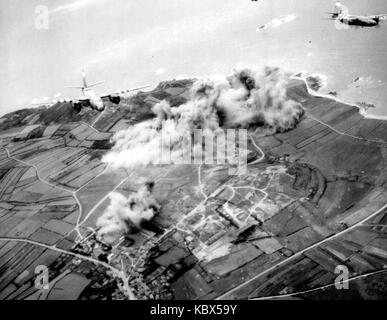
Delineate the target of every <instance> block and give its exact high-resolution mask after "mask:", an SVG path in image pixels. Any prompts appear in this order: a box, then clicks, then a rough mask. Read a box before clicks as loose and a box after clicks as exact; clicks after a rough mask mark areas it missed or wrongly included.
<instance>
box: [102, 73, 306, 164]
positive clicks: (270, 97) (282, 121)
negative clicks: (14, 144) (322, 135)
mask: <svg viewBox="0 0 387 320" xmlns="http://www.w3.org/2000/svg"><path fill="white" fill-rule="evenodd" d="M288 80H289V78H288V76H287V75H285V74H284V73H283V72H281V71H280V70H279V69H277V68H268V67H266V68H265V69H264V72H263V73H258V72H256V71H254V70H251V69H247V68H244V69H239V70H234V73H233V74H232V75H231V76H229V77H221V78H216V79H201V80H198V81H197V82H196V83H194V85H193V86H192V88H191V99H190V100H189V101H188V102H187V103H185V104H182V105H180V106H179V107H175V108H171V107H170V105H169V104H168V102H166V101H162V102H160V103H158V104H156V105H155V106H154V107H153V112H154V113H155V115H156V117H155V118H154V119H152V120H149V121H146V122H142V123H139V124H137V125H134V126H131V127H129V128H128V129H126V130H122V131H119V132H118V133H116V135H115V136H114V137H113V142H114V143H115V145H114V147H113V149H112V151H111V152H109V153H108V154H107V155H105V156H104V158H103V161H104V162H106V163H109V164H110V165H111V166H112V167H113V168H119V167H125V168H133V167H135V166H138V165H144V166H146V165H148V164H160V163H179V162H181V161H182V159H183V158H184V156H185V155H186V154H187V150H186V149H187V146H191V144H192V149H193V150H192V153H193V154H194V153H195V150H197V148H201V147H202V144H201V141H188V140H190V139H191V138H192V134H193V131H194V130H195V129H203V131H204V135H206V132H211V133H214V134H215V135H216V134H217V133H218V132H219V131H220V130H222V129H225V128H251V127H253V128H254V127H257V126H263V127H266V128H268V129H271V131H273V132H275V131H285V130H289V129H292V128H294V126H295V125H296V124H297V122H298V121H299V119H300V117H301V116H302V115H303V112H304V110H303V108H302V106H301V105H300V104H299V103H297V102H295V101H293V100H290V99H288V97H287V94H286V84H287V82H288ZM166 137H167V138H168V139H165V138H166ZM169 141H170V142H169ZM165 149H168V150H170V153H168V159H165V158H163V157H164V154H163V153H162V152H161V150H165ZM169 154H170V155H169ZM169 157H170V158H169Z"/></svg>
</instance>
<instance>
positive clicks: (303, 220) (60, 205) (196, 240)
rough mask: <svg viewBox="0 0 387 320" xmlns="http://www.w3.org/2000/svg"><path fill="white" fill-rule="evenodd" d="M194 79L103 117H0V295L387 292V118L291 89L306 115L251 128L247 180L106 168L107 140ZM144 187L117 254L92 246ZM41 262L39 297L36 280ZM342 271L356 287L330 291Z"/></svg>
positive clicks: (223, 171)
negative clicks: (44, 283) (144, 208)
mask: <svg viewBox="0 0 387 320" xmlns="http://www.w3.org/2000/svg"><path fill="white" fill-rule="evenodd" d="M191 84H192V81H189V80H187V81H171V82H165V83H161V84H160V85H159V86H158V87H157V88H155V89H154V90H153V91H150V92H141V93H139V94H137V95H136V96H134V97H131V98H128V99H125V100H124V101H122V102H121V103H120V105H119V106H118V107H117V108H114V107H113V106H109V107H108V108H107V109H106V110H105V111H104V112H103V113H102V114H97V113H96V112H95V111H92V110H83V111H81V112H80V113H75V111H73V110H72V108H71V106H70V105H68V104H56V105H54V106H52V107H51V108H48V109H46V108H38V109H26V110H21V111H18V112H15V113H12V114H9V115H6V116H4V117H3V118H2V121H1V122H0V130H1V131H0V299H101V298H107V299H110V298H113V299H122V298H128V297H129V298H133V296H135V297H136V298H140V299H141V298H144V299H145V298H147V299H152V298H153V299H155V298H160V299H214V298H218V299H256V298H257V299H263V298H267V299H269V298H270V299H278V298H284V297H288V298H290V297H292V298H308V299H321V298H330V299H332V298H334V299H348V298H356V299H358V298H359V299H360V298H362V299H369V298H386V295H387V286H386V285H387V280H386V279H387V277H386V273H383V272H384V271H386V272H387V270H386V264H387V243H386V237H387V236H386V235H387V190H386V187H387V165H386V160H387V153H386V145H387V141H386V137H387V121H381V120H371V119H364V118H363V117H362V116H361V115H360V114H359V112H358V109H357V108H356V107H354V106H349V105H346V104H342V103H338V102H336V101H334V100H332V99H328V98H321V97H316V96H312V95H310V94H309V93H308V90H307V88H306V86H305V84H304V83H303V82H302V81H300V80H297V79H295V80H292V82H291V83H290V84H289V86H288V96H289V97H291V98H292V99H294V100H296V101H298V102H300V103H301V104H302V105H303V107H304V108H305V111H306V113H305V115H304V116H303V118H302V120H301V122H300V123H299V124H298V126H297V127H296V128H295V129H293V130H290V131H287V132H283V133H277V134H274V135H270V136H264V135H262V134H261V133H260V131H259V130H258V131H251V132H249V141H248V148H249V150H250V155H251V157H252V158H253V159H252V161H251V163H250V164H249V166H248V172H247V173H246V174H238V175H234V176H230V175H228V170H227V167H223V166H215V165H214V166H212V165H173V166H172V165H170V166H165V165H164V166H153V167H148V168H141V169H138V170H135V171H130V170H122V169H121V170H112V169H111V168H109V167H108V166H107V165H106V164H105V163H103V162H102V161H101V158H102V156H103V155H104V154H105V153H106V152H107V151H108V150H109V149H110V148H111V147H112V144H111V141H110V139H111V137H112V135H113V134H114V132H117V131H119V130H121V129H124V128H126V127H127V126H129V125H131V124H134V123H138V122H140V121H143V120H146V119H149V118H150V117H152V115H151V113H150V110H151V107H152V106H153V105H154V104H155V103H157V102H159V101H161V100H163V99H167V100H168V101H170V102H171V104H172V105H179V104H181V103H183V102H185V101H186V100H187V98H188V88H189V86H190V85H191ZM147 180H153V181H155V187H154V190H155V191H154V192H155V197H156V198H157V200H158V202H159V203H160V205H161V207H162V209H161V213H160V214H159V215H158V216H157V217H156V218H155V219H154V221H153V222H152V223H151V225H149V226H148V227H147V228H146V229H145V230H143V231H141V232H139V233H137V234H133V235H126V236H125V237H122V238H121V239H120V240H119V241H118V242H117V243H115V244H114V245H113V246H112V247H105V246H104V245H103V244H101V243H98V242H97V241H96V240H95V239H94V237H93V230H94V229H95V222H96V219H97V218H98V217H99V216H100V215H101V214H102V212H103V211H104V209H105V208H106V207H107V205H108V204H109V194H111V192H113V191H117V192H120V193H122V194H124V195H127V194H128V193H130V192H132V191H136V190H137V189H138V187H139V185H141V183H143V182H144V181H147ZM41 265H44V266H47V267H48V270H49V280H50V290H48V291H47V290H46V291H45V290H41V289H39V288H37V287H36V286H35V282H34V281H35V279H36V267H37V266H41ZM338 266H346V267H347V269H348V270H349V283H350V284H349V288H350V289H349V290H336V289H335V286H334V281H335V279H336V277H337V272H336V271H337V270H336V268H337V267H338ZM125 282H127V286H126V285H125ZM375 283H379V284H380V285H379V286H378V287H377V288H375ZM125 295H126V296H125Z"/></svg>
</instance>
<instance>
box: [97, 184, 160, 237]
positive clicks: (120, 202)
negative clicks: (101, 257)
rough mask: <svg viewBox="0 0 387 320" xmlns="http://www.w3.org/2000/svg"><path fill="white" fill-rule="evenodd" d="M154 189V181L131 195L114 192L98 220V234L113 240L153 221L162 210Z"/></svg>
mask: <svg viewBox="0 0 387 320" xmlns="http://www.w3.org/2000/svg"><path fill="white" fill-rule="evenodd" d="M152 189H153V182H151V183H146V184H145V185H143V186H142V187H141V188H140V189H139V190H138V191H137V192H135V193H132V194H130V195H129V197H125V196H123V195H122V194H121V193H118V192H113V193H112V194H111V195H110V205H109V206H108V207H107V208H106V210H105V211H104V213H103V214H102V215H101V216H100V217H99V218H98V220H97V227H98V236H99V237H100V238H102V239H103V240H104V241H106V242H112V241H114V240H115V239H117V237H119V236H120V235H122V234H124V233H131V232H135V231H137V230H140V229H141V228H142V224H143V223H144V222H145V221H151V220H152V219H153V217H154V216H155V215H157V214H158V212H159V210H160V206H159V205H158V203H157V201H156V199H155V198H154V196H153V194H152Z"/></svg>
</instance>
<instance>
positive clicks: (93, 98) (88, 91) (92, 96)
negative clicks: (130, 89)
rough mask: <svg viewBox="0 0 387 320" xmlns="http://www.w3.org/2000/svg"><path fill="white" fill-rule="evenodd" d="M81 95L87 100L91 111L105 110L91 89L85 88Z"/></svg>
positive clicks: (100, 100)
mask: <svg viewBox="0 0 387 320" xmlns="http://www.w3.org/2000/svg"><path fill="white" fill-rule="evenodd" d="M83 94H84V95H85V97H87V98H88V99H89V102H90V105H91V107H92V108H93V109H96V110H98V111H102V110H103V109H105V104H104V103H103V101H102V99H101V98H100V97H99V96H98V95H97V94H96V93H95V92H94V90H93V89H91V88H85V89H84V90H83Z"/></svg>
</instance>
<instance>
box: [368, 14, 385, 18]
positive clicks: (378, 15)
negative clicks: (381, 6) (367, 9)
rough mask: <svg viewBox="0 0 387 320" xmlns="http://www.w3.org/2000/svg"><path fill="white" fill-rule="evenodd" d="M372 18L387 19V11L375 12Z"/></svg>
mask: <svg viewBox="0 0 387 320" xmlns="http://www.w3.org/2000/svg"><path fill="white" fill-rule="evenodd" d="M370 17H371V18H381V19H387V13H385V14H374V15H372V16H370Z"/></svg>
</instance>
